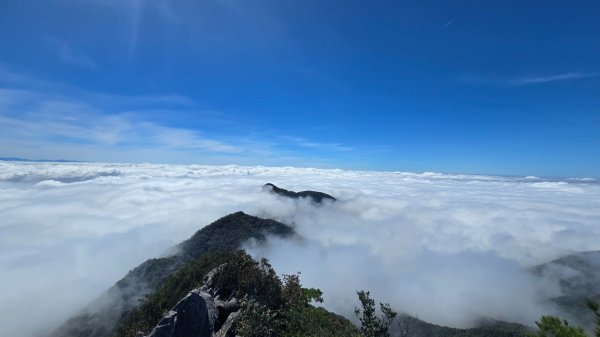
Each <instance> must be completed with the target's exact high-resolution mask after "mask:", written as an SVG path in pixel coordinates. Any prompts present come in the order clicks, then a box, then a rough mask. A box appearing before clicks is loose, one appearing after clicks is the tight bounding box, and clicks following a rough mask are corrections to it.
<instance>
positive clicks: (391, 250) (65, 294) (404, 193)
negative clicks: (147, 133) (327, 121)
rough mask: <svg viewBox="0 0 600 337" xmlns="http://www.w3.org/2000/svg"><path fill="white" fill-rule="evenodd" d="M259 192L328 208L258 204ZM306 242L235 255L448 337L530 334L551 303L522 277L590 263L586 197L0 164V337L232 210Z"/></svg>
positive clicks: (592, 232) (463, 186)
mask: <svg viewBox="0 0 600 337" xmlns="http://www.w3.org/2000/svg"><path fill="white" fill-rule="evenodd" d="M267 182H271V183H274V184H276V185H278V186H280V187H283V188H287V189H290V190H296V191H299V190H306V189H313V190H318V191H323V192H326V193H329V194H331V195H333V196H335V197H336V198H337V199H338V202H335V203H326V204H324V205H320V206H317V205H314V204H312V203H310V202H309V201H308V200H292V199H287V198H282V197H278V196H276V195H273V194H270V193H267V192H265V191H263V189H262V185H263V184H264V183H267ZM239 210H241V211H244V212H246V213H248V214H253V215H257V216H261V217H268V218H274V219H276V220H280V221H282V222H284V223H287V224H290V225H293V226H294V227H295V229H296V231H297V232H298V233H299V234H300V235H302V236H303V237H304V238H305V239H304V240H303V241H297V242H290V241H287V240H278V239H272V240H270V241H269V244H268V245H267V246H266V247H257V246H256V245H254V244H253V243H251V242H250V243H247V244H246V245H245V248H247V249H248V250H249V251H250V252H251V253H252V254H253V255H254V256H257V257H258V256H265V257H267V258H269V259H270V260H271V261H272V263H273V265H274V267H275V268H276V270H277V271H278V272H280V273H295V272H298V271H300V272H301V273H302V276H301V277H302V281H303V284H304V285H305V286H313V287H319V288H320V289H321V290H323V292H324V293H325V304H324V305H325V306H326V307H327V308H329V309H332V310H334V311H336V312H338V313H341V314H345V315H348V316H349V315H351V312H352V309H353V307H354V306H355V305H357V301H356V299H355V297H356V296H355V291H356V290H358V289H366V290H370V291H371V292H372V294H373V296H374V297H375V299H376V300H377V301H385V302H390V303H391V304H392V306H393V307H394V308H396V309H397V310H399V311H403V312H407V313H409V314H413V315H417V316H419V317H420V318H422V319H425V320H428V321H431V322H434V323H438V324H445V325H452V326H458V327H464V326H469V325H472V324H474V323H475V321H476V320H477V319H478V318H480V317H482V316H483V317H485V316H488V317H494V318H497V319H504V320H508V321H516V322H522V323H527V324H532V323H533V321H534V320H535V319H537V318H539V315H540V314H542V313H549V312H551V311H552V310H553V309H552V308H550V307H548V306H547V305H542V304H541V300H542V299H544V298H548V297H550V296H555V295H557V294H558V293H557V292H558V290H557V287H555V285H553V284H549V283H548V284H546V283H542V282H540V280H537V279H534V278H533V276H531V275H530V273H529V272H528V271H527V268H529V267H531V266H534V265H536V264H538V263H543V262H546V261H549V260H552V259H554V258H557V257H560V256H562V255H565V254H569V253H573V252H580V251H588V250H599V249H600V241H599V240H598V237H600V236H599V235H600V212H599V210H600V184H598V182H597V181H595V180H594V179H562V180H558V179H541V178H537V177H499V176H481V175H453V174H439V173H420V174H417V173H405V172H364V171H343V170H321V169H307V168H291V167H280V168H271V167H243V166H201V165H156V164H136V165H133V164H94V163H24V162H0V275H2V277H0V289H2V291H1V292H0V335H2V336H24V337H30V336H38V335H41V334H43V333H47V332H48V331H50V330H51V329H52V328H54V327H56V326H57V325H58V324H60V323H62V322H63V321H64V319H66V318H67V317H68V316H69V315H71V314H73V313H75V312H76V311H77V310H78V309H80V308H81V307H83V306H85V305H86V304H87V303H89V302H90V301H92V300H93V299H94V298H96V297H97V296H98V295H99V294H100V293H101V292H102V291H104V290H105V289H107V288H108V287H110V286H111V285H112V284H113V283H114V282H115V281H117V280H118V279H120V278H121V277H122V276H124V275H125V274H126V273H127V271H129V270H130V269H132V268H133V267H135V266H136V265H138V264H139V263H141V262H142V261H144V260H145V259H147V258H151V257H157V256H161V255H163V254H164V253H165V252H166V251H168V250H169V248H170V247H172V246H173V245H174V244H176V243H178V242H180V241H182V240H184V239H186V238H188V237H189V236H190V235H192V234H193V233H194V232H195V231H197V230H198V229H200V228H202V227H203V226H205V225H207V224H209V223H211V222H213V221H214V220H216V219H218V218H220V217H222V216H225V215H227V214H229V213H232V212H235V211H239Z"/></svg>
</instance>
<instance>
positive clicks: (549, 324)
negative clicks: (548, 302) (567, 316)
mask: <svg viewBox="0 0 600 337" xmlns="http://www.w3.org/2000/svg"><path fill="white" fill-rule="evenodd" d="M586 303H587V307H588V308H589V309H590V310H591V311H592V312H593V313H594V317H595V320H596V327H595V331H594V333H595V334H594V335H595V337H600V312H599V311H598V310H599V309H600V308H599V307H598V303H596V302H595V301H593V300H591V299H587V300H586ZM535 324H536V325H537V327H538V331H536V332H535V333H530V334H529V335H528V337H587V335H586V334H585V332H584V330H583V329H582V328H579V327H574V326H571V325H569V322H567V321H566V320H561V319H560V318H558V317H555V316H542V318H541V319H540V320H539V321H537V322H535Z"/></svg>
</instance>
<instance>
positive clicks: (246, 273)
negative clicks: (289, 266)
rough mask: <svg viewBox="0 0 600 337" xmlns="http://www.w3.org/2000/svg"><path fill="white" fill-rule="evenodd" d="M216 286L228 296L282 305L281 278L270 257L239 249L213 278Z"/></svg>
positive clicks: (269, 304) (265, 303)
mask: <svg viewBox="0 0 600 337" xmlns="http://www.w3.org/2000/svg"><path fill="white" fill-rule="evenodd" d="M214 284H215V287H216V288H217V289H218V290H219V293H220V294H221V295H222V296H224V297H225V298H228V297H231V296H233V297H237V298H242V297H249V298H252V299H253V301H256V302H257V303H258V304H260V305H261V306H267V307H270V308H275V309H279V308H280V307H281V306H282V305H283V298H282V294H281V280H279V277H277V273H276V272H275V270H274V269H273V267H272V266H271V265H270V264H269V261H268V260H267V259H264V258H263V259H261V260H260V262H258V261H255V260H254V259H252V257H251V256H250V255H248V254H246V253H245V252H244V251H239V252H238V253H237V254H236V255H235V256H234V257H233V258H232V259H230V261H229V262H228V263H227V264H226V265H225V266H223V269H222V270H221V271H220V272H219V273H217V275H216V276H215V279H214Z"/></svg>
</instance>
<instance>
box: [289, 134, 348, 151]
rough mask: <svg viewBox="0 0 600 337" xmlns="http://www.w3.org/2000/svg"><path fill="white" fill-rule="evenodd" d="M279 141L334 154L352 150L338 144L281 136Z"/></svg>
mask: <svg viewBox="0 0 600 337" xmlns="http://www.w3.org/2000/svg"><path fill="white" fill-rule="evenodd" d="M281 139H283V140H286V141H288V142H290V143H291V144H293V145H296V146H300V147H304V148H311V149H321V150H327V151H335V152H348V151H352V150H354V148H352V147H350V146H344V145H342V144H339V143H320V142H314V141H310V140H308V139H305V138H303V137H295V136H283V137H281Z"/></svg>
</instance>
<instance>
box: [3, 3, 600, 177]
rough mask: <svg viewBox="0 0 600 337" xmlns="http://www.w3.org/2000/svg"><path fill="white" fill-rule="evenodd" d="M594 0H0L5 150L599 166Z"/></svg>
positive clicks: (486, 166) (579, 171) (80, 156)
mask: <svg viewBox="0 0 600 337" xmlns="http://www.w3.org/2000/svg"><path fill="white" fill-rule="evenodd" d="M599 16H600V3H598V2H597V1H501V2H499V1H496V2H491V1H383V0H381V1H353V0H348V1H313V0H304V1H284V0H277V1H275V0H273V1H261V0H258V1H248V0H206V1H197V0H194V1H191V0H189V1H188V0H172V1H167V0H145V1H144V0H49V1H32V0H3V1H2V2H0V41H2V43H1V44H0V156H2V157H27V158H53V159H58V158H60V159H75V160H89V161H116V162H159V163H163V162H167V163H203V164H247V165H291V166H315V167H336V168H347V169H369V170H371V169H375V170H400V171H441V172H461V173H490V174H514V175H540V176H570V177H584V176H591V177H600V173H598V172H600V170H599V168H600V38H598V36H600V20H598V17H599Z"/></svg>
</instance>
